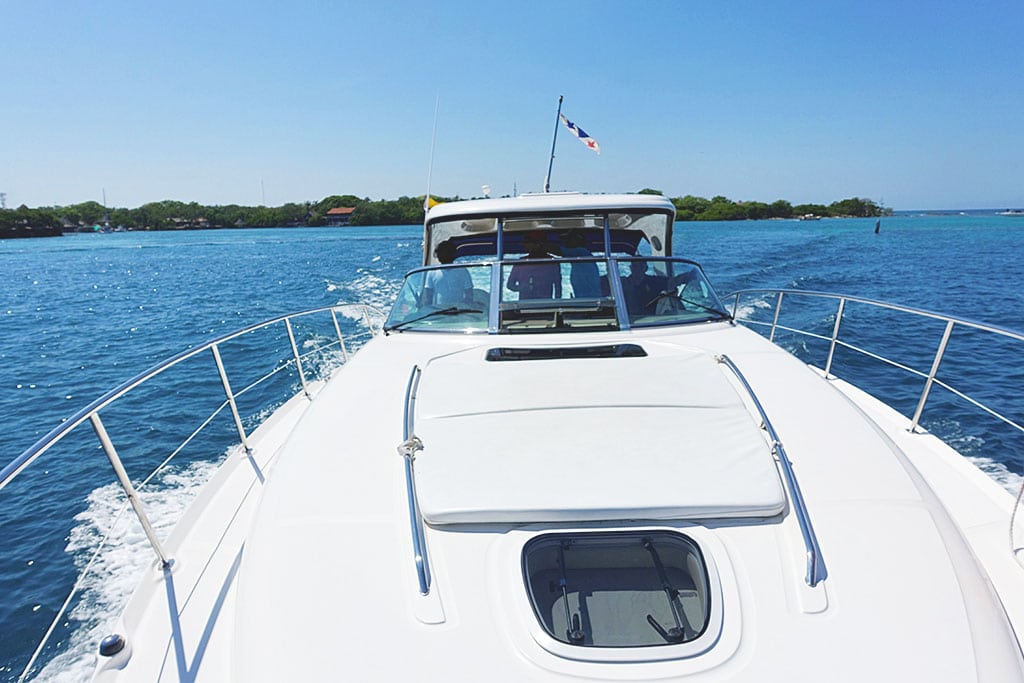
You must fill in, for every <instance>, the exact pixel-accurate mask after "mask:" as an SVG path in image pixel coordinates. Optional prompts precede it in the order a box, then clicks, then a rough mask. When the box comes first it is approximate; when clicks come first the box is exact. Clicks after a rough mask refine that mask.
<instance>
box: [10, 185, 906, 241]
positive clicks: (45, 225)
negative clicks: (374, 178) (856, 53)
mask: <svg viewBox="0 0 1024 683" xmlns="http://www.w3.org/2000/svg"><path fill="white" fill-rule="evenodd" d="M639 194H658V195H660V194H662V193H661V192H659V191H658V190H653V189H651V188H644V189H643V190H640V191H639ZM431 198H432V199H433V200H434V201H436V202H449V201H458V200H459V199H460V198H459V197H437V196H432V197H431ZM423 200H424V197H423V196H419V197H399V198H398V199H381V200H371V199H370V198H368V197H366V198H359V197H357V196H355V195H331V196H330V197H325V198H323V199H321V200H320V201H318V202H304V203H301V204H299V203H288V204H283V205H282V206H276V207H268V206H238V205H237V204H229V205H226V206H204V205H201V204H198V203H196V202H189V203H185V202H179V201H171V200H166V201H162V202H151V203H149V204H143V205H142V206H140V207H138V208H135V209H125V208H110V207H104V206H103V205H101V204H100V203H98V202H92V201H90V202H84V203H82V204H74V205H71V206H49V207H38V208H29V207H27V206H24V205H22V206H19V207H18V208H16V209H0V238H5V237H43V236H51V235H61V234H64V233H72V232H109V231H115V230H118V231H120V230H206V229H216V228H269V227H300V226H301V227H306V226H308V227H319V226H345V225H353V226H355V225H416V224H420V223H422V222H423V217H424V210H423ZM671 201H672V203H673V204H674V205H675V207H676V215H677V219H678V220H681V221H738V220H756V219H765V218H801V217H815V218H820V217H872V216H883V215H888V214H890V213H891V210H890V209H886V208H884V207H882V206H879V205H878V204H876V203H875V202H873V201H871V200H870V199H861V198H858V197H854V198H851V199H843V200H840V201H837V202H832V203H831V204H828V205H825V204H797V205H795V206H794V205H793V204H791V203H790V202H788V201H785V200H783V199H780V200H778V201H776V202H772V203H771V204H765V203H763V202H745V201H733V200H731V199H728V198H727V197H723V196H717V197H712V198H711V199H705V198H704V197H694V196H693V195H686V196H685V197H672V198H671Z"/></svg>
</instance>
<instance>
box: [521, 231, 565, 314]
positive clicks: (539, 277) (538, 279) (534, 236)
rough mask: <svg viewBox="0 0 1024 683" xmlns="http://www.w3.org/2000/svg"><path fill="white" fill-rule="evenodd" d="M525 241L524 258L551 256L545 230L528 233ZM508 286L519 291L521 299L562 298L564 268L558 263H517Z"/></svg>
mask: <svg viewBox="0 0 1024 683" xmlns="http://www.w3.org/2000/svg"><path fill="white" fill-rule="evenodd" d="M523 243H524V245H525V246H526V256H524V257H523V260H528V259H547V258H551V254H550V252H549V251H548V242H547V239H546V238H545V236H544V232H543V231H541V230H534V231H532V232H529V233H527V234H526V237H525V238H524V239H523ZM508 288H509V289H511V290H512V291H513V292H519V298H520V300H522V299H561V298H562V270H561V268H560V267H559V265H558V264H557V263H517V264H516V265H514V266H512V270H511V271H510V272H509V274H508Z"/></svg>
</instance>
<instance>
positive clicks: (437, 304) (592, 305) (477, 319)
mask: <svg viewBox="0 0 1024 683" xmlns="http://www.w3.org/2000/svg"><path fill="white" fill-rule="evenodd" d="M442 244H449V243H442ZM529 248H531V249H535V251H534V252H533V253H532V254H531V253H529V252H528V253H527V254H526V255H525V256H523V257H521V258H516V259H509V260H503V261H492V262H489V263H487V262H483V263H474V264H468V263H467V264H460V263H458V262H454V263H445V264H443V265H440V266H433V267H429V268H422V269H419V270H416V271H413V272H412V273H410V274H409V275H408V276H407V277H406V281H405V284H404V285H403V286H402V290H401V291H400V292H399V295H398V300H397V301H396V302H395V305H394V307H393V308H392V310H391V315H390V316H389V318H388V321H387V323H386V324H385V326H384V329H385V331H392V330H415V331H435V332H481V333H483V332H491V333H495V332H497V333H505V334H520V333H525V334H531V333H544V332H599V331H611V330H619V329H624V328H626V327H627V326H628V327H629V328H640V327H652V326H662V325H682V324H689V323H702V322H710V321H716V320H728V319H729V318H730V316H729V314H728V313H727V312H726V311H725V309H724V306H723V305H722V303H721V302H720V301H719V299H718V297H717V296H716V295H715V292H714V290H713V289H712V288H711V285H710V284H709V283H708V281H707V279H705V277H704V274H703V272H702V271H701V269H700V266H698V265H697V264H695V263H693V262H691V261H686V260H683V259H672V258H663V257H635V256H631V257H617V258H616V257H612V258H611V259H606V258H602V257H593V256H591V257H564V258H555V257H552V256H551V254H550V253H549V252H547V251H543V249H544V246H543V245H541V246H539V247H536V248H535V247H534V245H532V244H531V246H530V247H529ZM443 257H444V258H445V259H450V254H444V256H443Z"/></svg>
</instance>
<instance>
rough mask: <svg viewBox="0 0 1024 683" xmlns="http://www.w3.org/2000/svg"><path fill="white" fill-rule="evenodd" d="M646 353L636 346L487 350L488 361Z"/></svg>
mask: <svg viewBox="0 0 1024 683" xmlns="http://www.w3.org/2000/svg"><path fill="white" fill-rule="evenodd" d="M646 355H647V352H646V351H644V350H643V347H641V346H639V345H637V344H605V345H603V346H549V347H541V348H496V349H488V350H487V356H486V359H487V360H489V361H513V360H552V359H564V358H641V357H643V356H646Z"/></svg>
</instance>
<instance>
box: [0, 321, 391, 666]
mask: <svg viewBox="0 0 1024 683" xmlns="http://www.w3.org/2000/svg"><path fill="white" fill-rule="evenodd" d="M339 312H343V313H348V314H350V315H351V314H352V312H355V313H356V315H357V317H358V321H359V322H358V326H359V329H358V331H357V332H356V333H354V334H353V333H350V334H349V335H348V336H347V337H346V335H344V334H343V333H342V326H341V324H340V323H339V321H338V313H339ZM324 315H329V316H330V324H331V325H332V326H333V329H334V333H335V335H336V338H334V339H331V338H330V337H327V338H326V339H328V341H324V342H323V343H318V344H313V345H312V348H310V349H308V350H305V351H304V352H300V350H299V344H298V343H297V342H296V335H295V330H294V328H293V325H292V323H293V321H295V320H297V319H300V318H307V317H310V316H320V317H321V320H322V316H324ZM383 318H384V316H383V314H382V313H381V312H380V311H377V310H375V309H373V308H371V307H369V306H367V305H364V304H336V305H334V306H324V307H320V308H314V309H309V310H304V311H299V312H295V313H290V314H287V315H282V316H278V317H276V318H272V319H270V320H265V321H263V322H260V323H256V324H254V325H250V326H248V327H245V328H242V329H240V330H237V331H235V332H231V333H229V334H226V335H223V336H221V337H217V338H216V339H213V340H211V341H208V342H206V343H204V344H202V345H200V346H197V347H195V348H192V349H188V350H186V351H183V352H181V353H179V354H177V355H175V356H172V357H170V358H168V359H166V360H164V361H161V362H160V363H157V364H156V365H154V366H153V367H151V368H149V369H148V370H146V371H144V372H142V373H140V374H138V375H136V376H135V377H133V378H131V379H129V380H128V381H126V382H124V383H123V384H121V385H119V386H117V387H115V388H114V389H111V390H110V391H108V392H107V393H105V394H103V395H102V396H100V397H99V398H97V399H96V400H94V401H93V402H91V403H89V404H88V405H87V406H85V407H84V408H82V409H81V410H79V411H78V412H76V413H75V414H74V415H72V416H71V417H69V418H68V419H67V420H65V421H64V422H62V423H61V424H60V425H59V426H58V427H56V428H55V429H53V430H51V431H50V432H48V433H47V434H45V435H44V436H43V437H41V438H40V439H39V440H38V441H36V443H34V444H33V445H32V446H30V447H29V448H27V449H26V450H25V451H24V452H22V453H21V454H20V455H19V456H18V457H16V458H15V459H14V460H12V461H11V462H10V463H8V464H7V465H6V466H4V467H3V468H2V469H0V489H3V488H4V487H6V486H7V485H8V484H10V483H11V481H13V480H14V479H15V478H16V477H17V476H18V475H19V474H21V473H22V472H23V471H24V470H25V469H26V468H27V467H29V466H30V465H32V464H33V463H34V462H36V461H37V460H39V459H40V458H41V457H42V456H43V455H44V454H46V453H47V451H49V450H50V449H51V448H52V447H54V446H55V445H56V444H57V443H59V442H60V441H62V440H63V439H64V438H65V437H67V436H68V435H69V434H71V433H72V432H74V431H75V430H76V429H77V428H78V427H79V426H81V425H82V424H83V423H85V422H89V423H90V425H91V426H92V429H93V432H94V433H95V436H96V438H97V440H98V441H99V443H100V446H101V447H102V449H103V452H104V454H105V455H106V456H107V459H108V461H109V462H110V465H111V467H112V468H113V470H114V474H115V477H116V479H117V482H118V483H119V484H120V486H121V488H122V489H123V490H124V492H125V495H126V496H127V499H128V504H129V505H130V506H131V508H132V510H133V512H134V513H135V516H136V517H137V518H138V521H139V523H140V524H141V525H142V529H143V531H144V533H145V536H146V539H147V540H148V542H149V545H150V546H151V548H152V550H153V552H154V553H155V554H156V556H157V559H158V561H159V565H160V567H161V568H163V569H166V568H168V567H169V566H170V565H171V563H172V561H173V560H172V559H171V558H170V557H169V556H168V554H167V552H166V551H165V549H164V547H163V545H162V543H161V541H160V539H159V538H158V537H157V534H156V532H155V531H154V529H153V524H152V523H151V521H150V517H149V515H148V514H147V513H146V511H145V509H144V507H143V505H142V502H141V500H140V498H139V490H140V489H143V488H144V487H145V486H146V485H147V484H148V483H149V482H150V481H151V480H152V479H153V478H154V477H155V476H156V475H157V474H158V473H159V472H160V471H162V470H164V468H166V466H167V465H168V464H169V463H170V461H171V460H172V459H173V458H174V457H175V456H176V455H177V454H178V453H179V452H181V451H182V449H183V448H184V447H185V446H186V445H187V444H189V443H190V442H191V441H192V440H193V439H195V438H196V436H197V435H198V434H199V433H200V432H202V431H203V430H205V429H206V428H207V427H209V425H210V424H211V423H212V422H213V419H214V417H216V416H217V415H218V414H220V413H221V412H222V411H223V409H224V408H225V407H227V408H229V409H230V411H231V415H232V421H233V423H234V429H235V432H236V434H237V437H238V439H239V441H240V444H241V446H242V447H243V448H244V449H245V451H246V453H250V454H251V453H252V447H251V445H250V443H249V434H250V432H247V431H246V429H245V427H244V424H243V420H242V416H241V414H240V412H239V409H238V405H237V402H236V399H237V398H238V397H239V396H241V395H242V394H245V393H246V392H248V391H250V390H253V389H255V388H256V387H257V386H258V385H261V384H262V383H264V382H266V381H267V380H269V379H270V378H271V377H273V376H275V375H277V374H278V373H280V372H282V371H285V370H288V369H290V368H295V371H296V373H297V374H298V379H299V384H300V386H301V392H302V393H304V394H305V396H306V397H307V398H311V388H310V384H311V381H312V380H313V379H319V378H320V377H321V376H322V375H323V374H325V373H326V372H329V371H330V370H332V369H334V368H335V367H337V365H339V364H342V363H344V362H345V361H347V360H348V359H349V357H350V346H352V345H353V344H354V343H360V342H362V341H364V340H365V339H368V338H370V337H372V336H375V335H376V334H379V332H380V324H381V322H382V321H383ZM324 324H326V321H322V322H321V326H323V325H324ZM275 325H282V326H284V328H285V331H286V333H287V337H288V341H289V347H290V352H291V353H290V358H278V357H274V358H273V360H275V361H276V363H277V364H276V367H274V369H272V370H271V371H270V372H269V373H267V374H264V375H263V376H261V377H259V378H258V379H256V380H254V381H252V382H250V383H249V384H247V385H246V386H245V387H244V388H242V389H239V390H236V389H235V388H234V387H233V386H232V384H231V381H230V379H229V377H228V373H227V371H226V369H225V364H224V360H223V358H222V355H221V348H222V347H224V345H225V344H227V343H228V342H231V341H233V340H236V339H239V338H241V337H243V336H245V335H248V334H250V333H252V332H255V331H257V330H262V329H264V328H269V327H272V326H275ZM317 336H318V337H319V338H323V337H322V335H319V334H318V335H317ZM308 341H311V342H312V341H315V340H308ZM335 348H337V350H338V351H339V352H340V356H341V358H340V361H341V363H331V364H327V365H324V366H323V367H321V368H320V372H318V373H317V376H316V377H313V376H311V374H310V364H311V363H310V361H312V360H313V359H314V357H315V356H320V357H321V358H322V357H323V356H324V354H325V353H333V351H332V349H335ZM204 353H210V354H211V355H212V357H213V360H214V367H215V368H216V370H215V372H216V374H217V376H218V377H219V379H220V384H221V387H222V389H223V391H224V397H225V398H224V400H223V401H222V402H221V403H220V405H219V406H218V407H216V408H215V409H214V410H213V412H212V414H211V415H209V416H207V417H206V418H205V419H204V420H202V423H201V424H200V425H199V427H198V428H197V429H195V430H194V431H193V432H192V433H191V434H190V435H189V436H188V437H187V438H185V440H184V441H183V442H181V443H179V444H178V445H177V446H176V447H175V448H174V450H173V451H172V452H171V453H170V455H169V456H168V457H167V458H165V459H164V460H163V461H162V462H161V463H160V464H159V465H158V466H157V467H156V468H155V469H154V470H153V471H152V472H150V474H149V475H148V476H146V477H145V478H144V479H143V480H142V481H141V482H139V483H138V484H135V483H133V482H132V480H131V478H130V477H129V475H128V473H127V471H126V470H125V467H124V464H123V462H122V460H121V457H120V455H119V453H118V451H117V448H116V447H115V445H114V443H113V440H112V439H111V437H110V435H109V434H108V432H107V429H106V427H105V425H104V423H103V420H102V419H101V417H100V413H101V411H104V410H105V409H106V408H108V407H110V406H111V405H113V404H115V403H117V402H118V400H119V399H121V398H123V397H124V396H125V395H126V394H128V393H129V392H131V391H132V390H134V389H136V388H138V387H139V386H141V385H143V384H146V383H147V382H149V381H150V380H153V379H154V378H155V377H157V376H159V375H161V374H163V373H164V372H166V371H167V370H169V369H170V368H172V367H175V366H177V365H179V364H181V363H183V362H185V361H187V360H189V359H193V358H196V357H198V356H200V355H201V354H204ZM304 360H305V361H307V363H306V365H304V364H303V361H304ZM211 370H212V368H211ZM285 398H290V396H288V397H285ZM105 540H106V539H104V542H102V543H100V546H99V547H98V548H97V549H96V551H95V553H94V554H93V557H92V559H90V560H89V562H88V564H87V565H86V566H87V569H86V571H88V567H91V566H92V564H93V561H94V560H95V557H96V555H98V554H99V552H100V551H101V550H102V548H103V544H104V543H105ZM84 573H86V572H83V574H84ZM80 586H81V576H80V577H79V581H78V582H77V583H76V584H75V586H74V587H73V588H72V590H71V594H70V595H68V597H67V599H66V600H65V601H64V604H63V606H62V607H61V608H60V610H58V613H57V616H56V617H55V618H54V620H53V622H52V623H51V626H50V629H49V630H48V631H47V634H46V635H45V636H44V638H43V640H42V642H41V643H40V644H39V646H38V647H37V649H36V651H35V653H34V654H33V656H32V658H31V660H30V661H29V663H28V665H27V666H26V667H25V670H24V672H23V674H22V678H21V679H19V680H22V679H24V678H25V677H27V675H28V674H29V672H30V671H31V669H32V667H33V666H34V665H35V662H36V661H37V659H38V657H39V655H40V653H41V652H42V650H43V648H44V646H45V645H46V643H47V641H48V639H49V637H50V635H51V634H52V633H53V631H54V628H55V627H56V625H57V622H58V621H59V620H60V619H61V618H62V615H63V614H64V613H65V611H66V610H67V608H68V606H69V605H70V603H71V599H72V597H73V596H74V595H75V593H76V592H77V591H78V590H79V588H80Z"/></svg>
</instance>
